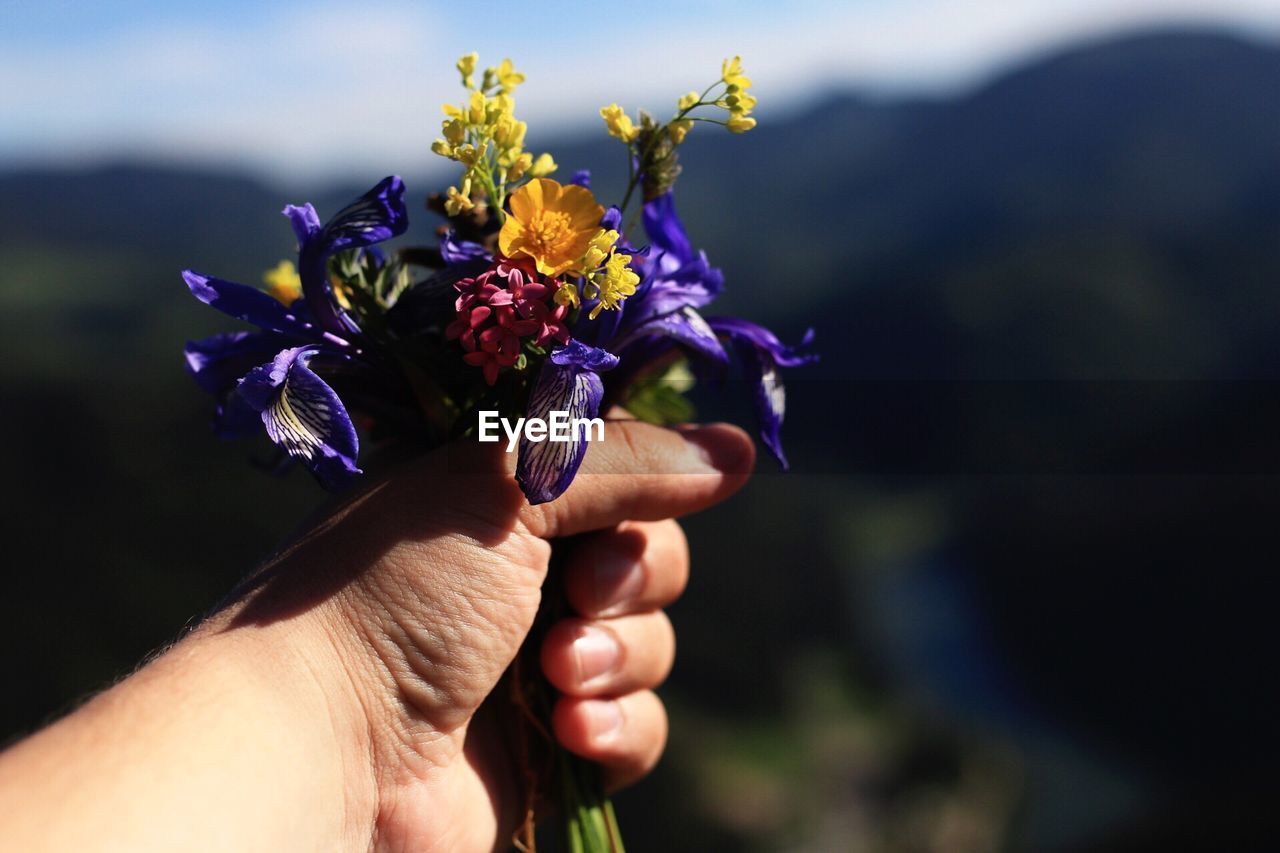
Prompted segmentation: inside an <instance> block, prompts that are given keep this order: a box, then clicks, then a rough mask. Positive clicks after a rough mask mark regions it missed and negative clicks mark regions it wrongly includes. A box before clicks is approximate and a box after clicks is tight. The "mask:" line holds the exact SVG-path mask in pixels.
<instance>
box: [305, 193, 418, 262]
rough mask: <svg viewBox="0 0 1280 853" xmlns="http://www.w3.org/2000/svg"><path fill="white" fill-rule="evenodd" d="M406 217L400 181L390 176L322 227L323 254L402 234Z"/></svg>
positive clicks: (406, 223) (365, 244)
mask: <svg viewBox="0 0 1280 853" xmlns="http://www.w3.org/2000/svg"><path fill="white" fill-rule="evenodd" d="M408 227H409V214H408V212H407V211H406V210H405V207H404V181H402V180H400V178H398V177H396V176H395V175H392V176H391V177H389V178H383V179H382V180H381V181H380V182H379V183H378V185H377V186H375V187H374V188H373V189H371V190H369V191H368V192H367V193H365V194H364V195H362V196H360V198H358V199H356V200H355V201H353V202H352V203H351V204H349V205H347V206H346V207H344V208H343V209H342V210H340V211H338V212H337V213H336V214H335V215H334V216H333V217H332V218H331V219H330V220H329V221H328V222H326V223H325V224H324V240H325V247H324V248H325V252H324V253H325V255H330V254H333V253H334V252H341V251H343V250H344V249H353V248H356V247H359V246H372V245H373V244H374V243H381V242H382V241H383V240H390V239H391V238H392V237H396V236H398V235H400V234H403V233H404V230H405V229H406V228H408Z"/></svg>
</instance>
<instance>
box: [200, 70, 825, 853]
mask: <svg viewBox="0 0 1280 853" xmlns="http://www.w3.org/2000/svg"><path fill="white" fill-rule="evenodd" d="M476 63H477V55H476V54H474V53H473V54H469V55H467V56H464V57H462V58H461V59H460V60H459V61H458V63H457V69H458V71H459V73H460V75H461V78H462V85H463V86H464V87H465V89H466V91H467V95H466V99H465V100H464V101H463V103H461V104H458V105H456V106H455V105H446V106H445V108H444V111H445V116H446V117H445V119H444V122H443V128H442V135H441V138H440V139H437V140H436V141H435V143H434V144H433V145H432V146H431V148H432V151H434V152H435V153H436V154H438V155H441V156H443V157H446V158H448V159H449V160H451V161H453V162H455V163H456V164H458V166H459V167H460V169H461V175H460V178H459V180H458V182H457V183H456V185H454V186H450V187H449V188H448V190H447V192H446V193H444V194H440V195H433V196H431V197H430V198H429V199H428V200H427V207H428V208H429V209H430V210H432V211H434V212H435V213H436V214H438V215H439V216H440V217H441V218H442V219H443V224H442V225H441V226H440V227H439V229H438V242H437V245H435V246H431V247H408V246H401V247H399V248H396V249H390V250H389V249H385V248H379V245H378V244H381V243H384V242H386V241H388V240H390V239H392V238H394V237H397V236H399V235H401V234H403V233H404V231H405V230H406V228H407V226H408V214H407V211H406V207H405V202H404V195H405V185H404V183H403V182H402V181H401V180H400V179H399V178H397V177H389V178H386V179H384V180H383V181H381V182H380V183H379V184H378V185H377V186H375V187H373V189H371V190H369V191H368V192H367V193H365V194H364V195H363V196H361V197H360V198H358V199H356V200H355V201H354V202H352V203H351V204H350V205H348V206H347V207H345V208H344V209H342V210H340V211H338V212H337V213H335V214H333V215H332V216H331V217H329V218H328V219H327V220H322V219H321V217H320V215H319V214H318V213H317V212H316V210H315V209H314V208H313V207H312V206H311V205H309V204H304V205H301V206H296V205H289V206H287V207H285V209H284V215H285V216H286V217H287V218H288V220H289V223H290V224H291V225H292V226H293V231H294V234H295V235H296V237H297V243H298V253H297V262H296V265H295V263H294V262H293V261H282V262H281V263H280V265H279V266H277V267H276V268H274V269H272V270H270V271H269V272H268V273H267V274H266V275H265V277H264V282H265V287H263V288H256V287H249V286H246V285H243V284H236V283H234V282H230V281H226V280H223V279H219V278H214V277H212V276H208V275H204V274H201V273H197V272H195V271H193V270H187V271H185V272H184V273H183V277H184V278H185V280H186V283H187V286H188V287H189V288H190V290H191V292H192V293H193V294H194V295H195V297H196V298H197V299H199V300H200V301H201V302H204V303H206V304H207V305H210V306H212V307H214V308H217V309H219V310H221V311H223V312H225V313H227V314H230V315H231V316H232V317H235V318H236V319H238V320H242V321H245V322H247V323H249V324H251V325H253V326H256V327H257V330H256V331H236V332H229V333H224V334H219V335H215V336H213V337H211V338H206V339H204V340H200V341H192V342H190V343H189V344H188V345H187V348H186V361H187V366H188V368H189V371H190V373H191V375H192V376H193V377H194V378H195V380H196V382H198V383H199V384H200V386H201V387H202V388H203V389H204V390H206V391H208V392H209V393H210V394H212V395H213V396H214V397H215V399H216V401H217V408H216V415H215V418H214V427H215V430H216V431H217V432H218V433H219V434H220V435H222V436H225V437H237V436H243V435H247V434H252V433H257V432H258V431H260V430H262V429H264V428H265V430H266V434H267V436H268V437H269V438H270V440H271V441H272V442H274V443H275V445H276V447H277V448H278V451H277V452H278V454H279V456H278V461H279V462H280V463H281V465H284V464H288V463H290V462H292V461H296V462H299V463H301V464H303V465H304V466H306V468H307V469H308V470H310V471H311V473H312V474H314V475H315V477H316V479H317V480H318V481H319V482H320V484H321V485H322V486H324V487H325V488H327V489H331V490H341V489H344V488H345V487H347V486H348V485H350V484H351V483H352V482H353V480H354V478H356V477H357V476H358V475H359V474H360V467H359V459H358V457H359V445H360V437H359V436H360V433H361V432H363V433H364V434H365V436H366V441H367V442H368V441H374V442H377V441H380V440H383V439H385V438H400V439H410V440H413V441H415V442H416V443H418V444H420V445H422V446H424V447H433V446H439V445H442V444H444V443H446V442H449V441H453V440H460V439H463V440H464V439H467V438H469V437H471V438H474V437H475V436H476V434H477V431H478V421H479V414H480V413H481V412H485V411H496V412H499V413H501V414H502V416H504V417H506V416H511V417H512V418H513V419H514V418H519V417H525V418H527V419H530V420H532V419H534V418H539V419H542V420H544V421H547V420H549V419H552V417H553V415H559V416H560V417H561V418H563V420H564V421H567V422H568V423H571V424H584V425H585V423H586V422H588V421H590V420H592V419H594V418H596V416H597V414H598V413H599V412H601V411H602V410H603V409H604V408H605V407H607V406H612V405H614V404H619V405H622V406H624V407H626V408H627V409H629V410H630V411H631V412H632V413H633V414H634V415H636V416H638V417H642V418H644V419H646V420H651V421H655V422H663V423H667V422H673V421H677V420H684V419H687V418H688V417H689V415H690V413H691V410H690V408H689V406H688V405H687V403H686V401H685V400H684V398H683V396H682V392H683V391H684V390H686V389H687V388H688V387H689V385H690V384H691V382H692V380H693V378H694V377H702V378H710V379H714V378H716V377H718V376H722V375H724V374H725V372H726V371H728V370H729V369H730V367H731V363H732V362H734V361H736V362H737V364H738V365H739V370H741V371H742V373H743V375H744V376H745V378H746V379H747V380H748V381H749V382H750V383H751V385H752V387H754V389H755V404H756V411H757V413H758V416H759V428H760V437H761V440H762V441H763V443H764V444H765V446H766V447H768V449H769V450H770V451H771V452H772V453H773V455H774V456H775V457H777V459H778V461H779V462H780V463H781V464H782V465H783V466H784V467H785V465H786V462H785V457H784V456H783V453H782V447H781V445H780V443H779V431H780V428H781V426H782V419H783V411H784V403H785V397H784V394H783V389H782V383H781V380H780V379H779V376H778V368H779V367H791V366H796V365H800V364H803V363H806V362H808V361H811V360H812V359H813V358H814V356H813V355H811V354H809V353H808V352H807V351H806V350H807V347H808V345H809V343H810V341H811V338H812V332H810V333H808V334H807V335H806V336H805V338H804V340H803V341H801V343H800V345H799V346H797V347H788V346H784V345H783V344H782V343H781V342H780V341H779V340H778V339H777V337H775V336H774V335H773V334H772V333H771V332H769V331H768V330H767V329H765V328H763V327H761V326H758V325H755V324H754V323H751V322H748V321H746V320H741V319H737V318H734V317H716V316H705V315H704V314H703V310H704V309H705V308H706V307H707V306H708V305H709V304H710V303H711V302H712V301H713V300H714V299H715V297H716V295H717V294H718V293H719V292H720V290H721V287H722V285H723V277H722V276H721V274H720V271H719V270H717V269H716V268H715V267H712V266H711V264H710V263H709V262H708V260H707V257H706V255H705V254H704V253H702V252H700V251H697V250H695V249H694V248H693V244H692V243H691V242H690V240H689V237H688V235H687V234H686V233H685V229H684V226H683V224H682V223H681V221H680V218H679V217H678V216H677V215H676V208H675V201H674V197H673V194H672V188H673V185H674V184H675V182H676V178H677V176H678V175H679V173H680V166H679V163H678V152H679V149H680V146H681V145H683V144H684V143H685V142H686V139H687V137H688V136H689V133H690V131H691V130H692V129H693V127H694V125H695V124H697V123H707V124H714V125H720V126H723V127H725V128H727V129H728V130H729V131H730V132H731V133H745V132H747V131H749V130H751V129H752V128H753V127H754V126H755V123H756V122H755V119H754V118H752V117H751V112H752V110H753V108H754V107H755V103H756V101H755V98H754V97H753V96H752V95H751V94H749V92H748V90H749V88H750V86H751V81H750V80H749V79H748V78H747V77H746V76H745V75H744V74H743V72H742V66H741V63H740V61H739V59H738V58H736V57H735V58H734V59H732V60H726V61H725V62H724V64H723V65H722V68H721V75H720V78H719V79H718V80H717V81H716V82H715V83H713V84H712V85H711V86H709V87H708V88H707V89H706V90H705V91H703V92H702V93H701V94H699V93H697V92H690V93H689V94H687V95H685V96H684V97H682V98H680V99H679V102H678V106H677V109H676V112H675V114H674V115H673V117H672V118H671V119H670V120H668V121H666V122H665V123H661V122H659V121H657V120H656V119H654V118H653V117H651V116H649V115H648V114H646V113H643V112H641V113H639V116H638V119H637V120H635V121H633V119H632V118H631V116H629V115H628V114H627V113H625V112H624V111H623V109H622V108H621V107H619V106H618V105H617V104H611V105H609V106H607V107H605V108H603V109H602V110H600V115H601V117H602V118H603V119H604V122H605V126H606V128H607V130H608V132H609V134H610V135H611V136H612V137H614V138H616V139H617V140H619V142H620V143H622V145H624V146H625V148H626V152H625V155H626V159H627V165H628V176H629V180H628V183H627V187H626V191H625V193H624V195H623V196H622V198H621V199H620V201H619V202H618V203H617V204H615V205H613V206H610V207H607V208H606V207H605V206H604V205H602V204H601V203H600V202H599V201H598V200H597V199H596V197H595V196H594V195H593V194H592V191H591V186H590V176H589V174H587V173H586V172H576V173H574V174H573V176H572V177H571V178H570V179H569V180H568V181H567V182H565V183H561V182H559V181H557V180H555V179H553V178H551V177H549V176H550V175H552V174H554V173H555V172H556V171H557V165H556V163H555V161H554V160H553V159H552V157H551V155H549V154H545V153H543V154H539V155H538V156H537V157H534V156H533V154H532V153H531V152H529V151H527V150H525V145H524V142H525V131H526V125H525V123H524V122H523V121H520V120H518V119H517V118H516V116H515V104H514V100H513V92H514V91H515V89H516V87H517V86H519V85H520V84H521V83H523V82H524V75H522V74H520V73H519V72H517V71H516V70H515V69H514V68H513V66H512V63H511V61H510V60H504V61H503V62H502V63H501V65H499V66H497V67H493V68H488V69H485V70H484V71H483V73H481V74H479V75H478V76H479V81H478V82H477V65H476ZM633 203H635V207H636V209H635V210H634V211H633V212H632V216H633V218H632V219H631V220H630V222H629V223H628V224H627V225H626V226H624V220H625V219H626V217H627V214H628V211H629V209H630V208H631V207H632V205H633ZM638 224H640V225H642V226H643V231H642V232H641V233H638V229H637V228H636V226H637V225H638ZM357 423H359V424H360V425H361V430H359V431H358V430H357V428H356V424H357ZM589 438H590V436H589V435H588V434H586V428H582V429H577V428H575V429H574V430H572V431H571V433H570V434H569V435H568V436H567V440H564V441H537V440H533V439H532V438H530V437H529V435H528V433H526V434H525V436H523V437H522V438H521V439H520V441H519V445H518V452H519V456H518V462H517V469H516V479H517V481H518V482H519V485H520V488H521V489H522V490H523V492H524V494H525V496H526V497H527V498H528V500H529V502H530V503H534V504H536V503H544V502H547V501H552V500H555V499H556V498H557V497H558V496H559V495H560V494H562V493H563V492H564V491H565V490H566V489H567V488H569V486H570V484H571V483H572V482H573V478H574V475H575V473H576V472H577V470H578V467H579V466H580V464H581V463H582V460H583V457H584V455H585V454H586V453H587V450H588V445H589ZM528 645H529V644H528V643H527V644H526V646H528ZM520 680H521V681H522V682H523V683H521V684H519V685H517V690H516V694H515V695H516V700H517V705H520V706H521V707H522V708H523V709H524V710H526V711H527V712H528V713H529V714H530V715H531V717H533V718H537V717H540V716H544V715H545V713H546V710H547V708H549V705H548V702H547V693H546V691H548V690H549V689H550V688H549V686H548V685H546V684H545V683H541V682H539V681H536V680H530V679H528V678H527V677H523V676H522V677H521V678H520ZM534 725H535V727H536V728H537V729H538V730H540V731H545V730H546V728H545V726H540V725H537V723H536V719H535V722H534ZM556 760H557V764H558V769H557V773H558V775H559V777H560V780H559V785H558V786H557V788H558V790H559V792H560V793H559V805H560V809H561V814H562V815H563V817H564V820H565V826H566V829H567V832H568V840H569V844H570V848H569V849H571V850H588V851H591V850H620V849H621V846H622V845H621V839H620V836H619V834H618V828H617V825H616V821H615V819H614V817H613V811H612V808H611V807H610V806H609V804H608V801H607V800H606V799H605V798H604V796H603V794H602V792H601V791H600V789H599V783H598V782H597V781H596V780H595V778H594V775H593V773H592V772H591V769H590V768H588V767H584V766H582V763H581V762H579V760H578V759H576V758H574V757H573V756H571V755H569V754H568V753H566V752H564V751H558V755H557V758H556ZM517 843H522V844H523V846H525V847H528V846H530V845H531V843H532V832H531V823H530V824H528V825H527V826H526V827H525V832H524V834H523V836H522V838H521V839H519V840H518V842H517Z"/></svg>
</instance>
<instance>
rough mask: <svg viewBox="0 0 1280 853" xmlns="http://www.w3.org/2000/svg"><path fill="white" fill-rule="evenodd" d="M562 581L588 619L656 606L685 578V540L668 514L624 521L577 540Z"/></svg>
mask: <svg viewBox="0 0 1280 853" xmlns="http://www.w3.org/2000/svg"><path fill="white" fill-rule="evenodd" d="M564 581H565V593H566V594H567V595H568V598H569V603H570V604H571V605H573V608H574V610H576V611H578V613H579V614H581V615H582V616H585V617H588V618H598V617H602V616H621V615H624V614H627V613H643V612H645V611H648V610H659V609H661V608H663V607H666V606H668V605H669V604H671V603H672V602H673V601H675V600H676V599H677V598H679V597H680V593H682V592H684V588H685V585H686V584H687V583H688V581H689V543H688V541H687V540H686V539H685V536H684V531H683V530H681V529H680V525H679V524H677V523H676V522H675V521H674V520H672V519H666V520H664V521H633V522H626V523H625V524H622V525H620V526H619V527H618V528H617V529H616V530H605V531H601V532H599V533H595V534H592V535H591V536H590V537H588V538H587V539H585V540H583V541H581V542H580V543H577V544H575V546H574V548H573V550H572V551H571V552H570V554H569V557H568V561H567V563H566V565H565V575H564Z"/></svg>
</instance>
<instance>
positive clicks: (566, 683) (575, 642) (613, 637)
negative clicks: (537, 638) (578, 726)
mask: <svg viewBox="0 0 1280 853" xmlns="http://www.w3.org/2000/svg"><path fill="white" fill-rule="evenodd" d="M675 656H676V635H675V631H673V630H672V628H671V620H669V619H668V618H667V616H666V614H665V613H663V612H662V611H661V610H655V611H653V612H651V613H640V614H637V615H635V616H620V617H618V618H617V619H602V620H596V621H589V620H586V619H564V620H562V621H560V622H557V623H556V624H555V625H552V626H551V629H550V630H549V631H548V632H547V636H546V639H545V640H543V643H542V671H543V672H544V673H546V676H547V679H548V680H549V681H550V682H551V683H552V685H554V686H555V688H556V689H557V690H559V691H560V692H562V693H567V694H569V695H570V696H619V695H621V694H624V693H631V692H632V691H635V690H641V689H646V688H652V687H657V686H658V685H659V684H661V683H662V682H663V681H665V680H666V678H667V675H669V674H670V672H671V664H672V662H674V660H675Z"/></svg>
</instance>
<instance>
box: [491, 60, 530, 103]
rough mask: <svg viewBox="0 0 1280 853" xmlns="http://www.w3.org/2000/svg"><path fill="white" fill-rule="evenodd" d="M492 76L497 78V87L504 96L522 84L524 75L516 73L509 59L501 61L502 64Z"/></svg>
mask: <svg viewBox="0 0 1280 853" xmlns="http://www.w3.org/2000/svg"><path fill="white" fill-rule="evenodd" d="M494 76H495V77H496V78H497V81H498V85H499V86H500V87H501V88H502V93H503V94H504V95H505V94H507V93H509V92H510V91H511V90H512V89H514V88H515V87H516V86H519V85H520V84H521V83H523V82H524V75H523V74H521V73H520V72H519V71H516V69H515V66H514V65H512V64H511V60H510V59H504V60H502V64H501V65H499V66H498V70H497V71H496V72H495V74H494Z"/></svg>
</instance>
